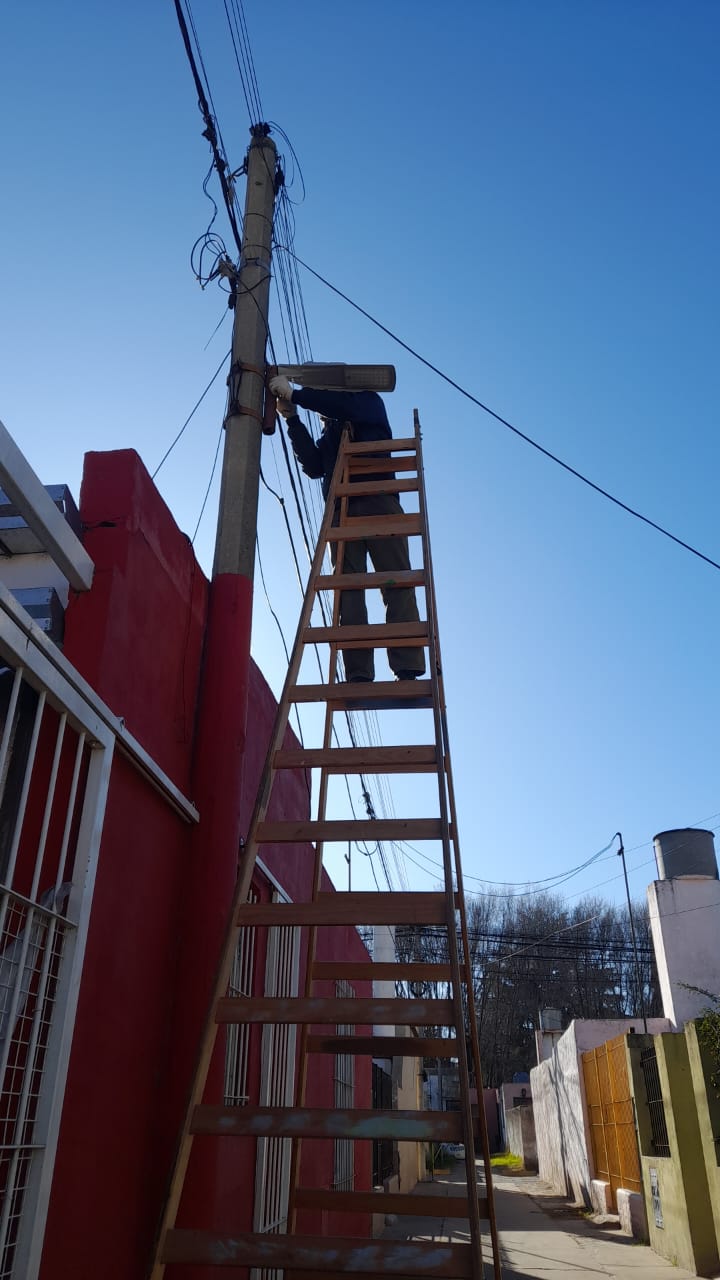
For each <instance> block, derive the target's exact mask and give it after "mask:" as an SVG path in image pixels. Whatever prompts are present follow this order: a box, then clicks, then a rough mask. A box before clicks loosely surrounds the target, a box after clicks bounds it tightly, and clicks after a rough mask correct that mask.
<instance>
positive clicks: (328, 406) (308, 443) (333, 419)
mask: <svg viewBox="0 0 720 1280" xmlns="http://www.w3.org/2000/svg"><path fill="white" fill-rule="evenodd" d="M292 402H293V404H298V405H300V407H301V408H303V409H312V410H314V411H315V412H316V413H320V414H322V415H323V417H325V418H328V419H330V421H328V422H326V423H325V425H324V428H323V432H322V435H321V436H320V438H319V439H318V440H317V441H315V440H313V438H312V436H311V435H310V432H309V431H308V429H307V427H306V426H305V424H304V422H302V421H301V419H300V418H298V417H294V418H290V419H288V435H289V436H290V442H291V444H292V447H293V451H294V453H295V457H296V458H297V460H298V462H299V463H300V466H301V467H302V469H303V471H304V472H305V474H306V475H308V476H311V477H312V479H314V480H320V479H322V491H323V497H324V498H327V496H328V492H329V489H330V481H331V480H332V473H333V470H334V467H335V460H336V458H337V454H338V449H339V448H340V440H341V438H342V432H343V425H344V423H346V422H351V423H352V425H353V439H354V440H355V441H362V440H389V439H390V438H391V437H392V431H391V430H390V423H389V422H388V417H387V413H386V411H385V405H384V404H383V402H382V400H381V399H380V396H379V395H377V394H376V392H374V391H314V390H312V388H310V387H298V388H296V390H295V391H293V393H292ZM362 478H363V479H364V480H372V479H382V477H378V476H375V477H373V476H363V477H362Z"/></svg>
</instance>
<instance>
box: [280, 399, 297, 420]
mask: <svg viewBox="0 0 720 1280" xmlns="http://www.w3.org/2000/svg"><path fill="white" fill-rule="evenodd" d="M277 411H278V413H279V414H280V416H281V417H282V418H294V417H295V416H296V415H297V409H296V407H295V405H294V404H293V402H292V400H278V402H277Z"/></svg>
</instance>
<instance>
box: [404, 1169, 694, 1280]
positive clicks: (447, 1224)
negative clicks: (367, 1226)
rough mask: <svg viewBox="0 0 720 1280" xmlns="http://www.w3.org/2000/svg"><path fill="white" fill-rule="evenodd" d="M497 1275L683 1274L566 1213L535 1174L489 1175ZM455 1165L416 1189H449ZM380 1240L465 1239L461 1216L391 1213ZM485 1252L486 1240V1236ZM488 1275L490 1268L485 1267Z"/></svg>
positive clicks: (611, 1279)
mask: <svg viewBox="0 0 720 1280" xmlns="http://www.w3.org/2000/svg"><path fill="white" fill-rule="evenodd" d="M493 1181H494V1185H495V1193H496V1206H497V1216H498V1226H499V1232H500V1247H501V1252H502V1264H503V1280H583V1277H586V1278H588V1280H689V1278H690V1277H691V1275H692V1272H690V1271H685V1270H683V1269H682V1268H681V1267H674V1266H673V1265H672V1263H670V1262H667V1261H666V1260H665V1259H664V1258H660V1257H658V1255H657V1254H656V1253H654V1252H653V1250H652V1249H650V1248H648V1247H647V1246H646V1245H641V1244H637V1243H636V1242H635V1241H634V1240H632V1239H630V1238H629V1237H628V1236H624V1235H622V1234H621V1232H620V1231H618V1230H617V1229H616V1228H614V1227H600V1226H597V1225H596V1224H595V1223H593V1222H592V1221H589V1220H588V1219H586V1218H584V1217H583V1216H582V1215H581V1214H578V1213H577V1212H576V1211H574V1210H573V1209H572V1208H571V1207H570V1206H569V1205H568V1203H567V1201H565V1200H563V1199H562V1198H561V1197H559V1196H558V1195H556V1194H555V1193H554V1192H552V1191H550V1189H549V1188H548V1186H547V1184H546V1183H544V1182H542V1181H541V1179H540V1178H537V1177H510V1176H507V1175H503V1174H496V1175H495V1177H494V1180H493ZM462 1183H463V1165H462V1163H461V1162H460V1161H458V1162H457V1164H456V1166H455V1168H454V1169H453V1170H452V1171H451V1173H450V1174H449V1175H446V1176H440V1177H439V1178H438V1180H437V1181H436V1182H435V1183H423V1184H422V1187H418V1191H420V1190H422V1192H423V1194H427V1193H428V1192H429V1193H431V1194H435V1195H437V1196H439V1197H442V1196H446V1195H447V1194H448V1193H449V1192H450V1190H451V1189H452V1191H453V1192H454V1193H457V1191H458V1187H459V1185H462ZM384 1238H386V1239H395V1240H401V1239H425V1240H431V1239H439V1240H455V1241H458V1242H460V1241H465V1240H467V1238H468V1234H467V1222H466V1221H464V1220H460V1219H451V1218H402V1219H401V1218H398V1220H397V1222H395V1223H394V1224H393V1225H392V1226H389V1227H387V1228H386V1230H385V1233H384ZM488 1256H489V1240H488ZM486 1270H487V1277H488V1280H489V1278H490V1277H491V1275H492V1272H491V1269H490V1268H489V1267H487V1268H486Z"/></svg>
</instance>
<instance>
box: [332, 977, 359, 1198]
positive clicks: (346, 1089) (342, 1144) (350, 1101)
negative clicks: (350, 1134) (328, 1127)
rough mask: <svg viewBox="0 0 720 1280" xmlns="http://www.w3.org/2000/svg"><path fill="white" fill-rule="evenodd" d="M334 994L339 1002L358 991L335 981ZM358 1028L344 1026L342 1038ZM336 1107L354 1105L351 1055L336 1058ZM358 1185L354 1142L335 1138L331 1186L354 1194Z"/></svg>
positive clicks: (348, 984) (335, 1189)
mask: <svg viewBox="0 0 720 1280" xmlns="http://www.w3.org/2000/svg"><path fill="white" fill-rule="evenodd" d="M335 995H336V997H337V998H338V999H339V1000H350V999H353V998H354V996H355V989H354V987H353V986H352V984H351V983H350V982H345V981H342V982H336V983H335ZM354 1032H355V1028H354V1027H351V1026H345V1025H341V1026H339V1027H338V1028H337V1034H338V1035H339V1036H351V1035H353V1034H354ZM334 1085H335V1107H336V1109H337V1110H338V1111H345V1110H348V1109H349V1108H352V1107H354V1105H355V1058H354V1056H353V1054H351V1053H337V1054H336V1055H335V1070H334ZM354 1185H355V1143H354V1142H353V1140H352V1138H336V1139H335V1160H334V1169H333V1181H332V1187H333V1190H334V1191H352V1190H353V1187H354Z"/></svg>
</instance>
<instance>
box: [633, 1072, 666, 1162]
mask: <svg viewBox="0 0 720 1280" xmlns="http://www.w3.org/2000/svg"><path fill="white" fill-rule="evenodd" d="M640 1066H641V1068H642V1073H643V1079H644V1081H645V1101H646V1103H647V1108H648V1114H649V1116H650V1151H649V1152H645V1154H646V1155H654V1156H669V1155H670V1142H669V1139H668V1131H667V1123H666V1121H665V1103H664V1101H663V1096H662V1085H661V1083H660V1072H659V1071H658V1064H657V1054H656V1052H655V1050H654V1049H643V1050H642V1051H641V1053H640Z"/></svg>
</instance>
